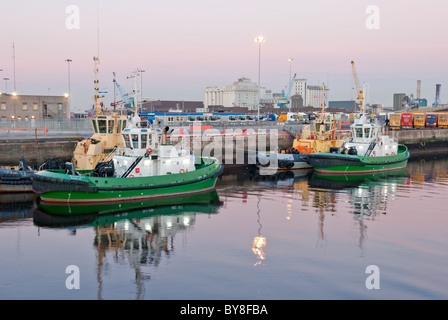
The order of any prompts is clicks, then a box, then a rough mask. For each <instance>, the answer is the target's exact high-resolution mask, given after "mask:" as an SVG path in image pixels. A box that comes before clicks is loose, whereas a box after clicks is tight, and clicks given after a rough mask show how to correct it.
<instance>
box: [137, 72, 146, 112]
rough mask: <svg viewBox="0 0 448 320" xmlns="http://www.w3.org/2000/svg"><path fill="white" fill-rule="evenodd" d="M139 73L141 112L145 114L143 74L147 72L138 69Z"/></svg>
mask: <svg viewBox="0 0 448 320" xmlns="http://www.w3.org/2000/svg"><path fill="white" fill-rule="evenodd" d="M138 72H140V100H141V102H140V112H143V72H145V70H142V69H138Z"/></svg>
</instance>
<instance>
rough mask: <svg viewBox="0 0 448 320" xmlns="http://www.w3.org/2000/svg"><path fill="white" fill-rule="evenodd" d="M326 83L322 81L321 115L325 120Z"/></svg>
mask: <svg viewBox="0 0 448 320" xmlns="http://www.w3.org/2000/svg"><path fill="white" fill-rule="evenodd" d="M325 89H326V87H325V83H322V103H321V107H322V111H321V115H320V119H321V120H324V118H325V117H324V112H325Z"/></svg>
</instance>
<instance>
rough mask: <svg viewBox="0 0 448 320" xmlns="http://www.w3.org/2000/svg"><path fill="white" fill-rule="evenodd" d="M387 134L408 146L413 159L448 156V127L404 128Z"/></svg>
mask: <svg viewBox="0 0 448 320" xmlns="http://www.w3.org/2000/svg"><path fill="white" fill-rule="evenodd" d="M387 134H388V135H389V136H391V137H395V138H397V139H398V141H399V142H400V143H401V144H404V145H406V146H407V147H408V149H409V151H410V153H411V159H419V158H426V159H434V158H442V157H448V129H409V130H406V129H404V130H397V131H388V132H387Z"/></svg>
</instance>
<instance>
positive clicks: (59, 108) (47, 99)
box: [0, 93, 70, 121]
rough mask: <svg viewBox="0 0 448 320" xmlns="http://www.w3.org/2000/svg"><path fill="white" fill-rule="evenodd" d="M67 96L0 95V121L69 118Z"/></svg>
mask: <svg viewBox="0 0 448 320" xmlns="http://www.w3.org/2000/svg"><path fill="white" fill-rule="evenodd" d="M69 117H70V112H69V97H68V96H34V95H19V94H5V93H0V120H7V119H9V120H15V121H28V120H31V119H64V118H66V119H67V118H69Z"/></svg>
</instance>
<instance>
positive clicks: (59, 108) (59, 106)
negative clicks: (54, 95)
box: [58, 103, 62, 111]
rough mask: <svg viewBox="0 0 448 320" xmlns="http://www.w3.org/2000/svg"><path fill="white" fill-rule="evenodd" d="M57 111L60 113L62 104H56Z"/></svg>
mask: <svg viewBox="0 0 448 320" xmlns="http://www.w3.org/2000/svg"><path fill="white" fill-rule="evenodd" d="M58 110H59V111H62V104H61V103H59V104H58Z"/></svg>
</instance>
